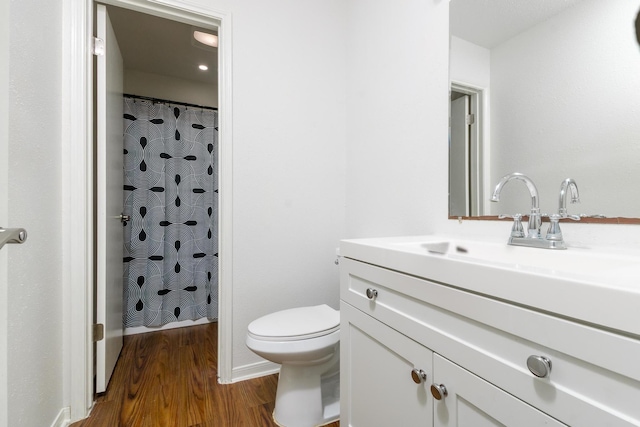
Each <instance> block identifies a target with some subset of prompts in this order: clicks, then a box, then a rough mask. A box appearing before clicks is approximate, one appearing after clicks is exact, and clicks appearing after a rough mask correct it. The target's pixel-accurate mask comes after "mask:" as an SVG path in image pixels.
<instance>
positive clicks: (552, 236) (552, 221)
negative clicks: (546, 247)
mask: <svg viewBox="0 0 640 427" xmlns="http://www.w3.org/2000/svg"><path fill="white" fill-rule="evenodd" d="M562 217H563V216H562V215H560V214H551V215H549V228H548V229H547V236H546V239H547V240H555V241H558V242H561V241H562V230H560V218H562Z"/></svg>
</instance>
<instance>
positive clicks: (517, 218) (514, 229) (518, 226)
mask: <svg viewBox="0 0 640 427" xmlns="http://www.w3.org/2000/svg"><path fill="white" fill-rule="evenodd" d="M498 218H499V219H505V218H513V225H512V226H511V237H524V228H523V227H522V214H519V213H518V214H514V215H498Z"/></svg>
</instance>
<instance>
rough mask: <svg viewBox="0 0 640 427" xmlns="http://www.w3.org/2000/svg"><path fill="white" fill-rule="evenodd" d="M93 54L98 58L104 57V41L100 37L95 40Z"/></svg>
mask: <svg viewBox="0 0 640 427" xmlns="http://www.w3.org/2000/svg"><path fill="white" fill-rule="evenodd" d="M93 54H94V55H96V56H104V40H102V39H101V38H100V37H94V38H93Z"/></svg>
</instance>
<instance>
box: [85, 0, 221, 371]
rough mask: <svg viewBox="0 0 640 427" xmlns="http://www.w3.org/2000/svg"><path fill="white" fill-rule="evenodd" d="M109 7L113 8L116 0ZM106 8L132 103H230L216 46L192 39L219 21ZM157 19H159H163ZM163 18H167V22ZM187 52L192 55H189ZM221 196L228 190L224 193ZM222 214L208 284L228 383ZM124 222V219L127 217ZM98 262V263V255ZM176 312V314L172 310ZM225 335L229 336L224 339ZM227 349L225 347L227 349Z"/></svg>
mask: <svg viewBox="0 0 640 427" xmlns="http://www.w3.org/2000/svg"><path fill="white" fill-rule="evenodd" d="M110 3H116V4H117V3H118V2H117V1H114V2H110ZM130 6H131V5H130V4H128V5H127V7H130ZM107 8H108V9H109V14H110V16H111V21H112V23H113V29H114V33H115V36H116V37H117V39H118V42H119V43H118V44H119V45H120V50H121V51H122V58H123V63H124V67H123V68H124V87H123V91H122V92H125V93H128V94H134V95H136V99H137V100H139V102H140V103H148V104H151V105H156V104H157V105H167V104H169V103H171V105H172V107H171V111H174V110H176V111H177V110H178V108H183V109H189V108H191V110H190V112H193V111H194V109H195V108H203V109H204V108H206V109H215V108H217V107H218V105H219V104H223V103H224V102H225V101H226V104H225V105H228V104H230V103H229V102H228V101H229V90H228V85H226V86H223V88H222V90H221V91H220V92H222V93H221V94H219V87H220V86H219V82H220V81H221V80H223V79H222V76H219V73H218V68H219V67H218V58H219V55H218V54H217V53H218V52H217V46H210V45H208V44H207V43H206V42H205V43H202V42H198V41H194V40H193V39H194V38H193V34H194V32H195V31H199V32H200V33H204V34H208V35H215V36H218V31H219V30H220V28H221V26H220V22H216V21H214V20H213V19H211V18H206V17H205V18H203V17H202V16H196V17H195V18H197V19H194V16H193V15H192V16H190V17H185V13H184V10H182V11H177V10H169V11H168V10H166V8H163V7H160V6H153V7H151V8H150V9H149V10H146V12H148V13H141V12H140V11H133V10H131V9H128V8H127V9H125V8H120V7H117V6H114V5H113V4H112V5H109V6H107ZM178 12H180V13H178ZM158 15H163V16H164V17H165V18H162V17H159V16H158ZM167 16H168V17H169V18H171V19H166V17H167ZM185 42H186V44H185ZM176 43H182V45H181V46H177V45H176ZM187 51H191V52H193V53H192V54H187V53H188V52H187ZM220 56H222V55H220ZM198 65H202V66H205V65H206V66H207V67H206V68H208V69H206V70H203V69H202V68H205V67H201V68H198ZM227 71H228V70H227ZM227 78H228V74H227ZM99 86H100V85H99V83H98V84H97V85H96V87H97V88H98V90H100V88H99ZM225 87H226V88H227V89H226V90H225V89H224V88H225ZM96 98H99V94H98V93H96ZM223 100H224V101H223ZM121 102H122V100H121ZM183 116H184V115H183ZM221 116H222V117H220V118H219V122H218V123H219V125H218V124H217V123H216V132H217V129H218V128H220V129H221V130H222V129H225V125H224V123H225V122H226V120H225V118H226V117H228V115H227V114H224V115H222V114H221ZM216 119H217V118H216ZM220 133H221V134H222V135H220V140H221V141H220V142H222V141H224V142H225V143H226V144H225V145H226V147H225V146H222V144H220V145H221V146H220V148H219V149H217V150H216V151H217V152H218V159H219V160H218V162H217V163H218V165H219V174H216V175H219V176H220V181H221V182H220V187H225V188H228V187H229V183H230V180H229V179H228V178H227V177H229V176H230V169H231V163H230V156H228V153H230V150H229V147H228V145H229V143H230V138H229V134H230V132H226V129H225V131H222V132H220ZM120 150H122V148H121V149H120ZM96 190H98V189H96ZM222 193H227V192H226V191H222ZM230 197H231V192H230V191H229V192H228V193H227V194H226V195H225V197H224V200H230ZM221 199H222V198H221ZM220 205H222V206H226V203H225V202H224V201H223V200H220ZM223 211H225V212H229V208H226V207H223V209H222V210H220V211H216V212H215V213H214V214H215V215H216V216H217V217H218V224H219V225H218V230H220V232H219V233H216V237H215V240H217V241H218V242H219V243H221V244H220V245H219V246H220V248H219V250H218V251H217V253H216V258H218V259H219V260H220V266H219V269H218V270H219V271H220V276H224V277H220V278H219V280H218V279H216V278H215V277H214V281H215V284H212V286H214V287H215V288H216V289H217V290H218V296H219V298H216V300H215V302H214V303H215V305H218V306H220V309H219V311H220V313H219V316H218V317H219V318H220V319H221V328H220V330H221V332H220V338H219V340H218V342H219V343H220V348H221V351H220V354H221V358H220V360H219V365H220V366H219V367H220V368H221V369H219V372H220V381H221V382H226V377H225V372H230V367H229V368H225V366H226V365H227V363H229V361H230V359H229V358H228V357H225V355H226V354H227V352H226V351H225V343H226V342H227V341H229V340H230V332H229V331H230V327H225V325H228V323H227V322H225V321H224V320H226V319H225V318H223V316H225V313H228V312H229V311H230V310H228V305H229V304H230V298H225V296H226V295H228V292H224V291H222V288H223V286H222V284H223V283H229V282H230V281H229V277H230V271H229V270H230V269H225V265H230V259H228V258H229V257H228V256H226V255H227V254H230V251H227V250H226V249H225V248H228V247H229V246H230V244H229V243H228V241H227V239H229V240H230V233H229V230H230V229H231V227H230V215H227V214H225V212H223ZM98 213H99V212H98ZM209 215H212V213H211V212H210V213H209ZM122 219H123V220H124V219H125V218H122ZM225 241H227V243H226V244H225V243H224V242H225ZM199 255H200V254H199ZM218 255H224V256H218ZM97 261H98V264H99V263H100V257H99V258H98V260H97ZM96 294H97V293H96ZM177 312H178V310H176V313H177ZM177 317H178V316H177V315H176V318H177ZM229 320H230V319H229ZM204 321H206V319H205V320H204ZM186 322H189V323H187V324H195V323H194V322H193V321H191V322H190V321H188V320H187V321H186ZM105 323H106V322H105ZM174 323H175V322H174ZM183 323H184V322H183ZM199 323H202V322H199ZM120 324H122V321H120ZM172 326H176V325H172ZM177 326H183V325H177ZM134 329H135V328H134ZM130 332H132V333H137V332H142V331H141V330H138V331H135V330H134V331H130ZM225 332H226V333H228V335H226V336H225ZM226 348H229V347H228V346H227V347H226Z"/></svg>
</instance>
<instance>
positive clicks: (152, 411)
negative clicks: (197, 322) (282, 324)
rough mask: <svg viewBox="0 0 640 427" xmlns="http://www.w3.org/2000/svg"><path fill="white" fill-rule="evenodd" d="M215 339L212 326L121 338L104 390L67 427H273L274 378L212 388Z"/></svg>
mask: <svg viewBox="0 0 640 427" xmlns="http://www.w3.org/2000/svg"><path fill="white" fill-rule="evenodd" d="M217 339H218V330H217V324H216V323H210V324H207V325H201V326H191V327H188V328H179V329H171V330H166V331H159V332H151V333H146V334H139V335H130V336H127V337H125V342H124V347H123V349H122V353H121V355H120V359H119V361H118V364H117V365H116V368H115V371H114V373H113V376H112V377H111V381H110V382H109V387H108V388H107V391H106V392H105V393H104V394H102V395H100V396H99V397H98V398H97V399H96V403H95V406H94V408H93V410H92V411H91V415H90V416H89V418H87V419H85V420H82V421H79V422H77V423H74V424H72V425H71V427H125V426H126V427H163V426H166V427H270V426H276V425H277V424H275V422H274V421H273V419H272V416H271V414H272V412H273V407H274V402H275V395H276V386H277V383H278V377H277V375H269V376H266V377H262V378H257V379H254V380H249V381H243V382H239V383H235V384H226V385H221V384H218V382H217V378H216V369H217V364H218V363H217V362H218V360H217V359H218V356H217ZM339 426H340V423H339V422H335V423H332V424H329V426H328V427H339Z"/></svg>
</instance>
